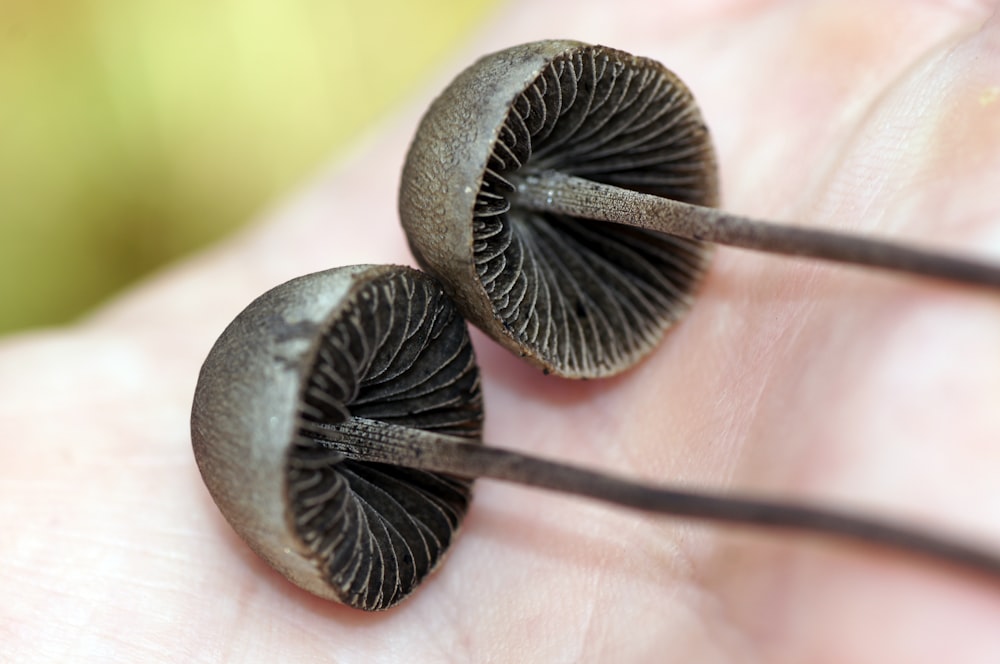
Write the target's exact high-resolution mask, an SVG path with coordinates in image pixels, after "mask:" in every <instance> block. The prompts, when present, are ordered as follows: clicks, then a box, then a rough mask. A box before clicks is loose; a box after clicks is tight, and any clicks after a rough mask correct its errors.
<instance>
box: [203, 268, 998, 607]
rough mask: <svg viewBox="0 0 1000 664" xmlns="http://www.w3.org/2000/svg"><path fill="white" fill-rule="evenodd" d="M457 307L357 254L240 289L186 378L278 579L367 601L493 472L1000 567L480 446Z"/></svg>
mask: <svg viewBox="0 0 1000 664" xmlns="http://www.w3.org/2000/svg"><path fill="white" fill-rule="evenodd" d="M482 421H483V403H482V396H481V393H480V382H479V371H478V368H477V365H476V361H475V356H474V354H473V349H472V345H471V343H470V342H469V337H468V333H467V330H466V327H465V324H464V321H463V319H462V318H461V317H460V315H459V313H458V311H457V310H456V308H455V306H454V305H453V304H452V302H451V301H450V299H449V298H448V297H447V296H446V295H445V294H444V293H443V292H442V290H441V289H440V287H439V286H438V285H437V283H436V282H435V281H434V280H433V279H431V278H430V277H428V276H427V275H425V274H423V273H421V272H418V271H416V270H413V269H412V268H405V267H393V266H353V267H345V268H337V269H333V270H328V271H325V272H319V273H315V274H311V275H307V276H304V277H300V278H298V279H294V280H292V281H289V282H287V283H284V284H282V285H280V286H278V287H276V288H274V289H272V290H271V291H269V292H267V293H265V294H264V295H262V296H261V297H259V298H258V299H257V300H255V301H254V302H253V303H251V304H250V305H249V306H248V307H247V308H246V309H245V310H244V311H243V312H242V313H240V314H239V315H238V316H237V317H236V319H235V320H234V321H233V322H232V323H231V324H230V325H229V326H228V327H227V328H226V330H225V331H224V332H223V333H222V335H221V336H220V337H219V339H218V341H217V342H216V343H215V345H214V346H213V348H212V350H211V351H210V353H209V355H208V357H207V359H206V360H205V363H204V365H203V366H202V369H201V373H200V375H199V378H198V384H197V387H196V390H195V395H194V403H193V407H192V412H191V439H192V444H193V447H194V454H195V459H196V460H197V463H198V468H199V470H200V471H201V475H202V477H203V479H204V481H205V484H206V485H207V487H208V489H209V492H210V493H211V495H212V498H213V499H214V500H215V502H216V504H217V505H218V507H219V509H220V510H221V512H222V513H223V515H224V516H225V518H226V519H227V520H228V521H229V523H230V524H231V525H232V527H233V528H234V529H235V530H236V532H237V533H238V534H239V535H240V536H241V537H242V538H243V539H244V540H245V541H246V542H247V544H248V545H249V546H250V547H251V548H252V549H253V550H254V551H255V552H257V554H259V555H260V556H261V557H262V558H263V559H264V560H266V561H267V562H268V563H269V564H270V565H271V566H273V567H274V568H275V569H276V570H278V571H279V572H280V573H281V574H283V575H284V576H285V577H286V578H288V579H289V580H290V581H292V582H293V583H295V584H296V585H298V586H300V587H302V588H304V589H305V590H307V591H309V592H311V593H314V594H316V595H318V596H320V597H324V598H327V599H332V600H335V601H338V602H342V603H344V604H347V605H350V606H352V607H356V608H359V609H365V610H381V609H387V608H389V607H391V606H393V605H395V604H397V603H398V602H400V601H401V600H403V599H404V598H405V597H407V596H408V595H409V594H410V593H411V592H412V591H413V590H414V589H415V588H416V587H417V585H418V584H419V583H420V582H421V581H422V580H423V579H424V578H425V577H426V576H427V575H428V574H430V573H431V572H432V571H433V570H434V569H435V568H436V567H437V566H438V564H439V563H440V562H441V560H442V557H443V556H444V555H445V553H446V551H447V549H448V547H449V545H450V543H451V541H452V538H453V537H454V534H455V531H456V529H457V528H458V527H459V526H460V524H461V522H462V518H463V517H464V515H465V513H466V510H467V508H468V505H469V501H470V498H471V488H472V481H473V479H474V478H477V477H489V478H494V479H499V480H506V481H510V482H517V483H521V484H525V485H531V486H536V487H542V488H546V489H552V490H554V491H562V492H566V493H570V494H578V495H581V496H586V497H590V498H594V499H597V500H603V501H606V502H609V503H615V504H618V505H622V506H626V507H631V508H635V509H639V510H644V511H647V512H651V513H663V514H672V515H677V516H683V517H692V518H696V519H703V520H710V521H717V522H726V523H733V524H743V525H747V526H754V527H762V528H768V529H784V530H791V531H800V532H803V531H804V532H811V533H814V534H823V535H827V536H832V537H834V538H840V539H845V540H851V541H855V542H861V543H867V544H869V545H875V546H882V547H887V548H889V549H892V550H895V551H901V552H906V553H909V554H914V555H918V556H923V557H925V558H929V559H931V560H936V561H941V562H947V563H951V564H953V565H956V566H958V567H959V568H962V569H968V570H974V571H978V572H980V573H983V574H984V575H985V576H986V577H987V578H989V579H992V580H993V581H996V582H1000V556H997V555H995V554H993V553H990V552H988V551H986V550H984V549H980V548H976V547H973V546H969V545H965V544H961V543H959V542H956V541H953V540H950V539H947V538H942V537H939V536H936V535H933V534H929V533H922V532H919V531H916V530H912V529H909V528H906V527H902V526H898V525H893V524H891V523H889V522H880V521H877V520H872V519H868V518H864V517H860V516H857V515H851V514H848V513H843V512H837V511H832V510H827V509H822V508H814V507H806V506H797V505H792V504H787V503H782V502H780V501H772V500H763V499H758V498H753V497H747V496H742V497H741V496H735V495H729V496H727V495H712V494H708V493H698V492H695V491H688V490H684V489H677V488H671V487H667V486H653V485H648V484H642V483H638V482H633V481H629V480H626V479H621V478H616V477H613V476H610V475H607V474H604V473H600V472H595V471H592V470H587V469H583V468H578V467H573V466H569V465H565V464H561V463H557V462H553V461H548V460H544V459H540V458H535V457H531V456H527V455H525V454H522V453H519V452H515V451H509V450H504V449H499V448H494V447H488V446H485V445H482V444H481V443H482V439H481V427H482Z"/></svg>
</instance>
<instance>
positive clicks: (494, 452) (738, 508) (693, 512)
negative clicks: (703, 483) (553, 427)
mask: <svg viewBox="0 0 1000 664" xmlns="http://www.w3.org/2000/svg"><path fill="white" fill-rule="evenodd" d="M324 428H325V431H324V432H323V434H322V435H321V436H319V437H318V439H317V442H318V443H319V444H321V445H323V446H324V447H327V448H328V449H330V450H332V451H335V452H337V453H338V454H341V455H343V456H344V457H347V458H350V459H354V460H358V461H368V462H375V463H385V464H392V465H398V466H405V467H408V468H415V469H420V470H427V471H433V472H440V473H448V474H452V475H457V476H460V477H466V478H476V477H489V478H493V479H498V480H506V481H509V482H515V483H518V484H523V485H527V486H534V487H539V488H543V489H550V490H552V491H560V492H563V493H569V494H576V495H579V496H586V497H588V498H593V499H596V500H600V501H604V502H607V503H613V504H616V505H622V506H625V507H630V508H634V509H638V510H642V511H646V512H653V513H659V514H670V515H674V516H680V517H689V518H694V519H700V520H705V521H714V522H721V523H728V524H737V525H744V526H751V527H755V528H768V529H776V530H785V531H797V532H801V533H811V534H817V535H823V536H827V537H833V538H837V539H841V540H849V541H854V542H858V543H862V544H867V545H870V546H876V547H881V548H883V549H887V550H892V551H897V552H902V553H906V554H909V555H913V556H918V557H923V558H926V559H929V560H934V561H937V562H944V563H948V564H951V565H954V566H956V567H958V568H961V569H965V570H970V571H975V572H978V573H981V574H984V575H986V576H988V577H990V578H991V579H992V580H993V581H995V582H998V583H1000V555H998V554H996V553H991V552H990V551H988V550H986V549H983V548H979V547H976V546H972V545H969V544H965V543H961V542H958V541H955V540H953V539H949V538H946V537H942V536H939V535H934V534H931V533H928V532H921V531H919V530H916V529H913V528H908V527H904V526H899V525H896V524H893V523H889V522H886V521H880V520H876V519H871V518H867V517H863V516H858V515H856V514H850V513H846V512H838V511H835V510H830V509H825V508H821V507H809V506H804V505H793V504H789V503H784V502H780V501H774V500H766V499H759V498H753V497H748V496H737V495H729V496H724V495H712V494H707V493H699V492H696V491H688V490H682V489H676V488H671V487H666V486H654V485H650V484H644V483H640V482H635V481H631V480H626V479H622V478H617V477H613V476H611V475H608V474H605V473H600V472H595V471H592V470H587V469H585V468H579V467H575V466H571V465H568V464H564V463H558V462H553V461H547V460H545V459H541V458H538V457H532V456H528V455H525V454H522V453H519V452H514V451H510V450H504V449H500V448H495V447H487V446H485V445H480V444H478V443H472V442H469V441H468V440H466V439H462V438H457V437H453V436H443V435H440V434H434V433H429V432H426V431H421V430H416V429H410V428H405V427H400V426H396V425H391V424H386V423H384V422H378V421H375V420H367V419H362V418H352V419H350V420H348V421H347V422H344V423H341V424H337V425H334V426H330V427H324ZM313 433H314V434H316V433H318V432H316V431H314V432H313Z"/></svg>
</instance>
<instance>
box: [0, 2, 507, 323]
mask: <svg viewBox="0 0 1000 664" xmlns="http://www.w3.org/2000/svg"><path fill="white" fill-rule="evenodd" d="M497 2H498V0H424V1H422V2H414V1H413V0H409V1H406V0H387V1H379V0H367V1H365V0H327V1H321V0H311V1H310V0H217V1H214V2H213V1H205V0H0V333H3V332H9V331H13V330H17V329H23V328H26V327H32V326H38V325H50V324H58V323H61V322H65V321H68V320H71V319H72V318H73V317H75V316H77V315H79V314H80V313H81V312H84V311H86V310H87V309H89V308H91V307H92V306H94V304H96V303H98V302H100V301H101V300H102V299H103V298H105V297H107V296H108V295H109V294H110V293H113V292H114V291H115V290H118V289H120V288H121V287H122V286H124V285H126V284H128V283H129V282H130V281H132V280H134V279H135V278H137V277H139V276H141V275H142V274H144V273H146V272H148V271H149V270H151V269H153V268H155V267H157V266H159V265H162V264H163V263H165V262H167V261H170V260H171V259H174V258H176V257H177V256H179V255H182V254H184V253H185V252H189V251H191V250H192V249H194V248H196V247H198V246H200V245H203V244H205V243H207V242H210V241H212V240H213V239H216V238H218V237H220V236H222V235H224V234H226V233H227V232H229V231H231V230H233V229H234V228H236V227H237V226H238V225H240V224H242V223H245V222H246V221H247V220H249V219H250V218H251V217H252V216H253V215H254V213H255V212H256V211H258V210H260V209H261V208H262V207H264V206H265V205H267V204H268V203H269V202H270V201H273V200H274V199H276V198H278V197H280V196H281V195H282V193H284V192H286V191H288V190H289V189H290V188H291V187H293V186H294V185H295V184H296V182H298V181H300V180H302V179H303V178H306V177H308V175H309V174H310V173H311V172H312V171H314V170H315V169H316V168H318V166H319V165H320V164H322V163H323V162H325V161H327V160H328V159H329V158H330V156H331V155H332V154H333V153H334V152H335V151H336V150H337V148H338V147H340V146H343V145H344V144H345V143H347V142H349V141H350V139H351V137H352V136H355V135H357V133H358V131H359V130H361V129H363V128H364V127H365V125H367V124H368V123H371V122H372V121H373V119H375V118H377V117H378V116H379V115H380V114H381V113H384V112H386V111H387V110H388V108H389V107H390V106H391V105H392V104H393V102H396V101H398V100H399V99H400V98H402V97H403V96H405V94H406V93H407V92H408V91H409V90H410V89H412V88H413V87H415V86H416V85H417V84H418V83H419V82H420V80H422V79H421V77H422V76H425V75H427V73H429V70H430V68H431V67H432V66H433V65H434V64H436V63H437V62H438V61H439V60H440V59H441V58H443V57H444V56H445V54H446V53H447V51H448V50H449V49H450V48H453V47H454V46H455V45H456V44H457V42H458V41H459V40H460V39H461V38H462V37H463V34H464V33H466V32H467V31H469V30H472V29H475V28H476V27H477V26H478V24H479V23H480V22H481V21H483V20H485V18H486V16H487V13H488V12H489V10H490V9H492V8H493V6H494V5H496V4H497Z"/></svg>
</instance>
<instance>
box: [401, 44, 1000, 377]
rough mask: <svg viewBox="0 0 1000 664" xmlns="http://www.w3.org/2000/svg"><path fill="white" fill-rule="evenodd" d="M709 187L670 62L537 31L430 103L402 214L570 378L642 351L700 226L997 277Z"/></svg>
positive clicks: (509, 342) (698, 125)
mask: <svg viewBox="0 0 1000 664" xmlns="http://www.w3.org/2000/svg"><path fill="white" fill-rule="evenodd" d="M718 198H719V194H718V181H717V173H716V161H715V155H714V150H713V148H712V144H711V139H710V137H709V131H708V128H707V127H706V126H705V123H704V121H703V119H702V117H701V114H700V112H699V110H698V108H697V105H696V104H695V101H694V99H693V97H692V95H691V92H690V91H689V90H688V89H687V87H686V86H685V85H684V84H683V83H682V82H681V81H680V80H679V79H678V78H677V76H675V75H674V74H673V73H672V72H670V71H669V70H667V69H666V68H665V67H664V66H663V65H661V64H660V63H658V62H655V61H653V60H649V59H646V58H640V57H636V56H633V55H629V54H628V53H624V52H622V51H617V50H614V49H610V48H606V47H603V46H591V45H588V44H582V43H579V42H574V41H541V42H536V43H530V44H524V45H521V46H515V47H513V48H509V49H506V50H503V51H500V52H498V53H494V54H492V55H488V56H486V57H484V58H482V59H481V60H479V61H478V62H476V63H475V64H473V65H472V66H471V67H469V68H468V69H466V70H465V71H464V72H462V73H461V74H459V76H458V77H457V78H456V79H455V80H454V81H453V82H452V83H451V85H449V86H448V88H447V89H445V90H444V92H442V93H441V95H440V96H439V97H438V98H437V99H436V100H435V101H434V102H433V103H432V104H431V106H430V108H429V109H428V111H427V113H426V114H425V115H424V117H423V119H422V121H421V123H420V126H419V129H418V131H417V134H416V136H415V138H414V140H413V144H412V146H411V147H410V150H409V153H408V155H407V157H406V162H405V165H404V168H403V176H402V182H401V185H400V191H399V214H400V218H401V220H402V224H403V228H404V229H405V231H406V235H407V238H408V240H409V243H410V246H411V248H412V251H413V254H414V256H415V257H416V259H417V261H418V262H419V263H420V265H421V267H423V268H424V269H425V270H427V271H428V272H430V273H432V274H433V275H434V276H436V277H437V278H438V279H439V280H440V281H441V283H442V285H443V286H444V288H445V290H446V291H447V292H448V293H449V294H450V295H451V296H452V297H453V298H455V299H456V301H457V302H458V303H459V306H460V308H461V310H462V313H463V314H464V315H465V317H466V318H467V319H469V320H470V321H471V322H473V323H474V324H475V325H477V326H478V327H480V328H481V329H482V330H484V331H485V332H486V333H487V334H489V335H490V336H491V337H493V338H494V339H495V340H497V341H498V342H499V343H501V344H502V345H504V346H506V347H507V348H508V349H510V350H512V351H514V352H516V353H518V354H520V355H522V356H524V357H526V358H527V359H528V360H530V361H531V362H533V363H534V364H536V365H538V366H540V367H542V368H543V369H545V370H546V371H550V372H554V373H556V374H559V375H562V376H567V377H572V378H582V377H598V376H607V375H611V374H614V373H617V372H620V371H622V370H624V369H626V368H628V367H629V366H631V365H632V364H634V363H635V362H636V361H638V360H639V359H640V358H641V357H642V356H643V355H645V354H646V353H647V352H648V351H650V350H651V349H652V348H653V347H654V346H655V345H656V344H657V343H658V342H659V340H660V339H661V338H662V336H663V334H664V332H665V331H666V329H667V328H668V327H669V326H670V325H671V324H672V323H674V322H675V321H676V320H677V319H678V318H679V317H680V316H682V315H683V314H684V313H685V311H686V310H687V308H688V306H689V305H690V302H691V298H692V294H693V293H694V291H695V289H696V288H697V286H698V283H699V282H700V280H701V278H702V276H703V275H704V273H705V270H706V268H707V264H708V260H709V255H710V247H711V244H710V243H721V244H728V245H733V246H737V247H743V248H748V249H758V250H762V251H768V252H774V253H779V254H789V255H798V256H807V257H812V258H818V259H824V260H830V261H838V262H842V263H852V264H857V265H863V266H870V267H877V268H883V269H887V270H896V271H902V272H908V273H913V274H918V275H924V276H927V277H934V278H940V279H947V280H953V281H957V282H962V283H966V284H975V285H979V286H987V287H990V288H994V289H995V288H998V287H1000V266H997V265H995V264H990V263H986V262H983V261H978V260H975V259H971V258H965V257H960V256H952V255H947V254H942V253H939V252H935V251H931V250H924V249H918V248H912V247H907V246H903V245H900V244H897V243H895V242H890V241H886V240H878V239H872V238H866V237H861V236H856V235H847V234H842V233H835V232H829V231H823V230H818V229H809V228H802V227H797V226H787V225H780V224H776V223H773V222H767V221H758V220H754V219H749V218H746V217H741V216H737V215H734V214H729V213H727V212H723V211H721V210H718V209H716V208H715V207H714V206H716V205H717V204H718ZM606 222H614V224H616V225H615V226H613V227H612V226H609V225H608V224H607V223H606Z"/></svg>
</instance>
